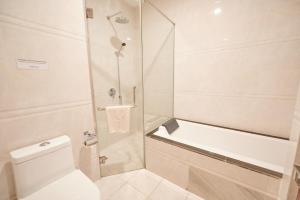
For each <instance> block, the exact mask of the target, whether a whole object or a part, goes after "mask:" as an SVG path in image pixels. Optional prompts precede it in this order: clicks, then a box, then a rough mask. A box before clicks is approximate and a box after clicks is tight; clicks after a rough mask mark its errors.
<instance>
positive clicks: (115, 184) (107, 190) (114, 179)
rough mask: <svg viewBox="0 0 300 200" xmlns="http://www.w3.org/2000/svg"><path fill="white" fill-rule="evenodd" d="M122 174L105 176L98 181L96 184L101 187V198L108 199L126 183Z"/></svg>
mask: <svg viewBox="0 0 300 200" xmlns="http://www.w3.org/2000/svg"><path fill="white" fill-rule="evenodd" d="M122 175H123V174H121V175H113V176H107V177H103V178H101V179H100V180H99V181H97V182H96V185H97V186H98V188H99V189H100V193H101V200H106V199H107V198H108V197H110V196H111V195H113V194H114V193H116V192H117V191H118V190H119V189H120V188H121V187H122V186H123V185H124V184H125V183H126V180H125V179H124V177H122Z"/></svg>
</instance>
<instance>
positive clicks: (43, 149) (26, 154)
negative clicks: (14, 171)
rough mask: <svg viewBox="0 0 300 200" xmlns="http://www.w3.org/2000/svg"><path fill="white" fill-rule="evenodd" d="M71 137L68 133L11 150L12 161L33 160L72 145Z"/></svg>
mask: <svg viewBox="0 0 300 200" xmlns="http://www.w3.org/2000/svg"><path fill="white" fill-rule="evenodd" d="M70 145H71V142H70V138H69V137H68V136H66V135H63V136H60V137H56V138H53V139H49V140H46V141H42V142H39V143H37V144H34V145H30V146H26V147H23V148H20V149H17V150H14V151H12V152H10V157H11V161H12V162H13V163H15V164H17V163H22V162H25V161H28V160H32V159H34V158H36V157H39V156H43V155H45V154H48V153H51V152H53V151H56V150H58V149H61V148H64V147H66V146H70Z"/></svg>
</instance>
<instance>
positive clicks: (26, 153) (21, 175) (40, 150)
mask: <svg viewBox="0 0 300 200" xmlns="http://www.w3.org/2000/svg"><path fill="white" fill-rule="evenodd" d="M10 156H11V161H12V165H13V170H14V177H15V185H16V189H17V196H18V198H24V197H26V196H28V195H30V194H31V193H33V192H35V191H37V190H39V189H41V188H42V187H44V186H46V185H47V184H49V183H51V182H53V181H55V180H56V179H58V178H61V177H62V176H64V175H66V174H68V173H70V172H71V171H73V170H74V169H75V166H74V160H73V154H72V145H71V141H70V138H69V137H68V136H60V137H57V138H53V139H50V140H47V141H43V142H41V143H38V144H34V145H31V146H27V147H23V148H20V149H17V150H15V151H12V152H10Z"/></svg>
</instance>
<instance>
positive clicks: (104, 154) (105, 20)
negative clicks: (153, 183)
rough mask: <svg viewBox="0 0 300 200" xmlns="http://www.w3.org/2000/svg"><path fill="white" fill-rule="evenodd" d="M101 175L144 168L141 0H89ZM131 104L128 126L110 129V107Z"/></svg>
mask: <svg viewBox="0 0 300 200" xmlns="http://www.w3.org/2000/svg"><path fill="white" fill-rule="evenodd" d="M86 8H87V9H88V10H87V15H88V18H87V25H88V39H89V53H90V66H91V74H92V82H93V84H92V85H93V98H94V109H95V116H96V126H97V135H98V141H99V151H100V152H99V155H100V156H101V158H102V159H101V160H102V161H103V162H102V163H101V164H100V169H101V176H108V175H112V174H118V173H122V172H126V171H130V170H134V169H139V168H143V167H144V147H143V84H142V67H141V66H142V65H141V62H140V60H141V59H140V57H141V56H140V52H141V42H140V41H141V37H140V34H141V32H140V24H141V23H140V10H141V9H140V8H141V7H140V3H138V1H124V0H86ZM119 105H130V106H132V108H131V109H130V117H129V118H130V130H129V131H127V132H126V133H122V132H111V131H109V130H110V129H109V127H108V121H107V113H106V112H107V110H106V108H107V106H119Z"/></svg>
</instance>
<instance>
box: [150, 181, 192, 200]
mask: <svg viewBox="0 0 300 200" xmlns="http://www.w3.org/2000/svg"><path fill="white" fill-rule="evenodd" d="M187 195H188V192H187V191H185V190H184V189H182V188H180V187H179V186H177V185H175V184H173V183H170V182H169V181H167V180H163V181H162V182H161V183H160V184H159V185H158V186H157V188H156V189H155V190H154V192H153V193H152V194H151V195H150V197H149V200H162V199H163V200H185V199H186V197H187Z"/></svg>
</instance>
